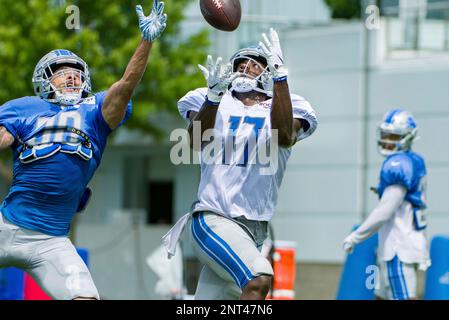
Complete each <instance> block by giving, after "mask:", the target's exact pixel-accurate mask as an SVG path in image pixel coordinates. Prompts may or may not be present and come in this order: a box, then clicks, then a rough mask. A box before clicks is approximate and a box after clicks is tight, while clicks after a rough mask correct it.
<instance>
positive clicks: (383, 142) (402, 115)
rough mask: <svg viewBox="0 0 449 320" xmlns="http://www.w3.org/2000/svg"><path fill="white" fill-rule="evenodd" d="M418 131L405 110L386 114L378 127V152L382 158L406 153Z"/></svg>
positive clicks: (396, 110) (395, 110)
mask: <svg viewBox="0 0 449 320" xmlns="http://www.w3.org/2000/svg"><path fill="white" fill-rule="evenodd" d="M417 134H418V129H417V127H416V123H415V120H414V119H413V116H412V115H411V114H410V113H409V112H408V111H406V110H403V109H394V110H391V111H389V112H387V113H386V114H385V116H384V118H383V120H382V122H381V123H380V124H379V126H378V135H379V138H378V141H377V146H378V151H379V153H380V154H381V155H383V156H388V155H390V154H393V153H396V152H400V151H408V150H410V149H411V147H412V144H413V141H414V140H415V139H416V137H417Z"/></svg>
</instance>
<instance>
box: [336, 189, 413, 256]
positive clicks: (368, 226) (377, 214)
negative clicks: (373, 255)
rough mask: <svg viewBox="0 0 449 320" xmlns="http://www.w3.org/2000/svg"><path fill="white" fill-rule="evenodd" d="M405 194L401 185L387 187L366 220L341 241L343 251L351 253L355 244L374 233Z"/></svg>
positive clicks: (388, 217)
mask: <svg viewBox="0 0 449 320" xmlns="http://www.w3.org/2000/svg"><path fill="white" fill-rule="evenodd" d="M406 194H407V189H406V188H405V187H403V186H401V185H391V186H389V187H387V188H386V189H385V191H384V193H383V194H382V198H381V199H380V202H379V204H378V205H377V207H376V208H375V209H374V210H373V211H372V212H371V213H370V215H369V216H368V218H367V219H366V220H365V221H364V222H363V223H362V224H361V225H360V226H359V227H358V228H357V229H356V230H355V231H354V232H352V233H351V234H350V235H349V236H347V237H346V239H345V240H343V249H344V250H345V251H346V252H351V251H352V249H353V247H354V246H355V245H356V244H358V243H360V242H362V241H364V240H366V239H368V238H369V237H370V236H372V235H373V234H374V233H376V232H377V231H378V230H379V229H380V227H382V225H383V224H384V223H385V222H387V221H388V220H389V219H390V218H391V217H392V216H393V215H394V213H395V212H396V210H397V209H398V208H399V206H400V205H401V204H402V202H403V201H404V198H405V195H406Z"/></svg>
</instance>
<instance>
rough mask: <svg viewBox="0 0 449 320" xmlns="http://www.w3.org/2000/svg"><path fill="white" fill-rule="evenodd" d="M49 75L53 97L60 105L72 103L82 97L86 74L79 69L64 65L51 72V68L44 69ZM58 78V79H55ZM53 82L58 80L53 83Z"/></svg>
mask: <svg viewBox="0 0 449 320" xmlns="http://www.w3.org/2000/svg"><path fill="white" fill-rule="evenodd" d="M46 75H47V76H49V81H50V86H51V89H52V90H50V93H53V94H54V95H53V97H54V99H55V100H56V102H57V103H59V104H61V105H74V104H77V103H78V102H80V101H81V100H82V98H83V91H84V88H85V85H86V83H85V82H86V75H85V74H84V72H83V71H82V70H80V69H75V68H72V67H64V68H59V69H57V70H56V72H55V73H53V72H52V68H51V67H50V68H49V71H46ZM58 78H60V80H59V81H57V79H58ZM55 82H58V83H57V84H55Z"/></svg>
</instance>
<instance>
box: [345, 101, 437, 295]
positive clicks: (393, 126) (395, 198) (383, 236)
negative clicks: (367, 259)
mask: <svg viewBox="0 0 449 320" xmlns="http://www.w3.org/2000/svg"><path fill="white" fill-rule="evenodd" d="M379 134H380V137H379V140H378V148H379V151H380V153H381V154H382V155H383V156H385V157H386V159H385V161H384V162H383V164H382V168H381V171H380V183H379V186H378V187H377V193H378V194H379V197H380V201H379V204H378V205H377V207H376V208H375V209H374V210H373V211H372V212H371V214H370V215H369V216H368V218H367V219H366V220H365V221H364V222H363V223H362V224H361V225H360V226H359V227H358V228H357V229H356V230H355V231H354V232H352V233H351V234H350V235H349V236H348V237H346V239H344V241H343V249H344V250H345V251H346V252H348V253H349V252H352V249H353V247H354V246H355V245H356V244H358V243H360V242H362V241H364V240H366V239H367V238H369V237H370V236H371V235H373V234H374V233H375V232H377V231H378V232H379V248H378V251H377V256H378V257H377V258H378V266H379V272H380V273H379V283H378V286H376V287H377V288H376V296H377V297H378V298H379V299H395V300H405V299H416V298H417V294H416V286H417V285H416V272H417V269H418V268H419V269H421V270H426V269H427V268H428V267H429V265H430V259H429V253H428V245H427V237H426V233H425V229H426V226H427V223H426V217H425V209H426V166H425V163H424V159H423V158H422V157H421V156H420V155H418V154H417V153H415V152H413V151H412V150H411V147H412V144H413V141H414V140H415V138H416V135H417V127H416V123H415V121H414V119H413V117H412V115H411V114H410V113H409V112H407V111H405V110H402V109H394V110H392V111H390V112H388V113H387V114H386V115H385V117H384V119H383V121H382V122H381V124H380V126H379Z"/></svg>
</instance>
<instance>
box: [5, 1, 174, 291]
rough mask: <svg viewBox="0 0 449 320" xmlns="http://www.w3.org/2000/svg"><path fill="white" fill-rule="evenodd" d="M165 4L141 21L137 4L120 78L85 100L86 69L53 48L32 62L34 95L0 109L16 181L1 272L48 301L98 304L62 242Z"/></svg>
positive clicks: (157, 31) (125, 105)
mask: <svg viewBox="0 0 449 320" xmlns="http://www.w3.org/2000/svg"><path fill="white" fill-rule="evenodd" d="M163 10H164V3H163V2H159V1H158V0H154V3H153V10H152V12H151V14H150V15H149V16H148V17H146V16H145V15H144V14H143V11H142V7H141V6H137V7H136V12H137V15H138V18H139V27H140V30H141V32H142V40H141V41H140V43H139V45H138V47H137V49H136V51H135V53H134V55H133V57H132V58H131V60H130V62H129V64H128V66H127V68H126V70H125V73H124V75H123V77H122V78H121V79H120V80H119V81H117V82H116V83H114V84H113V85H112V86H111V87H110V88H109V90H108V91H107V92H100V93H95V94H93V95H91V84H90V76H89V69H88V66H87V64H86V63H85V62H84V61H83V60H82V59H81V58H79V57H78V56H77V55H75V54H74V53H72V52H70V51H68V50H53V51H51V52H50V53H48V54H47V55H45V56H44V57H43V58H42V59H41V60H40V61H39V62H38V64H37V66H36V69H35V71H34V75H33V85H34V91H35V94H36V96H33V97H24V98H20V99H16V100H12V101H9V102H7V103H5V104H4V105H3V106H1V107H0V148H1V149H5V148H7V147H11V148H12V150H13V159H14V176H13V182H12V185H11V188H10V190H9V193H8V195H7V197H6V199H5V200H4V201H3V204H2V206H1V208H0V210H1V211H0V267H2V268H3V267H11V266H14V267H17V268H21V269H23V270H24V271H26V272H27V273H29V274H30V275H31V276H32V277H33V278H34V279H35V280H36V282H37V283H38V284H39V286H40V287H41V288H42V289H43V290H44V291H45V292H46V293H47V294H49V295H50V296H51V297H53V298H54V299H99V294H98V291H97V289H96V287H95V285H94V283H93V281H92V278H91V275H90V273H89V270H88V269H87V267H86V265H85V264H84V262H83V260H82V259H81V258H80V256H79V255H78V254H77V252H76V249H75V247H74V246H73V244H72V243H71V242H70V240H69V239H68V238H67V234H68V232H69V229H70V224H71V221H72V218H73V216H74V214H75V213H76V212H78V211H80V210H82V209H83V207H84V206H85V205H86V202H87V200H88V198H89V196H90V189H88V188H87V184H88V183H89V181H90V179H91V178H92V176H93V174H94V172H95V170H96V169H97V168H98V166H99V164H100V161H101V157H102V154H103V151H104V148H105V147H106V141H107V138H108V136H109V134H110V133H111V132H112V131H113V130H114V129H116V128H117V127H119V126H120V125H121V124H122V123H123V122H124V121H125V120H126V119H127V118H128V117H129V115H130V112H131V101H130V99H131V96H132V94H133V92H134V89H135V88H136V86H137V84H138V83H139V81H140V79H141V78H142V76H143V74H144V72H145V68H146V65H147V62H148V57H149V54H150V51H151V47H152V43H153V42H154V41H155V40H156V39H157V38H158V37H159V36H160V35H161V34H162V32H163V31H164V29H165V27H166V23H165V22H166V18H167V17H166V15H165V14H164V13H163Z"/></svg>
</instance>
